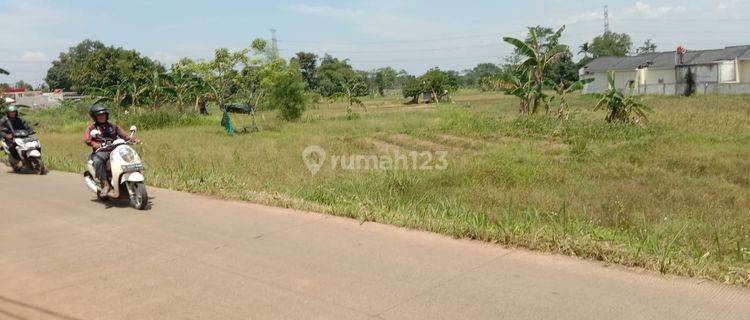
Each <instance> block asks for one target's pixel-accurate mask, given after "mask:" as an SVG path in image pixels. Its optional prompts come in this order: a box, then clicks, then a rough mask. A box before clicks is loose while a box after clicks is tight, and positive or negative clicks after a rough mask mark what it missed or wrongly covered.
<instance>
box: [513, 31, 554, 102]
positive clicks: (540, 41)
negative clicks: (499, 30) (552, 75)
mask: <svg viewBox="0 0 750 320" xmlns="http://www.w3.org/2000/svg"><path fill="white" fill-rule="evenodd" d="M564 30H565V26H562V27H561V28H560V29H558V30H557V31H556V32H554V33H553V34H552V35H545V36H544V37H543V38H539V37H538V36H537V32H536V30H535V29H534V28H530V35H529V41H528V42H526V41H522V40H519V39H516V38H511V37H505V38H503V40H504V41H505V42H508V43H510V44H511V45H513V46H514V47H515V50H516V51H517V52H519V54H520V55H521V56H522V57H524V59H525V60H524V61H523V62H522V63H521V64H520V66H519V67H518V69H519V70H522V71H523V74H524V75H528V79H529V81H530V82H531V84H530V85H527V84H525V83H524V84H523V85H522V86H521V87H522V88H528V89H530V90H532V91H533V92H532V93H533V94H531V95H526V94H524V95H523V96H524V97H525V98H528V99H532V101H527V102H526V103H522V105H525V106H526V108H521V112H522V113H524V114H527V113H529V112H531V113H537V112H539V107H540V105H541V103H542V102H545V101H547V97H548V96H547V95H546V94H545V93H544V92H543V91H542V89H543V88H544V86H545V84H549V82H548V81H546V80H545V74H546V72H547V70H548V69H549V68H550V66H552V65H554V64H555V63H557V62H558V61H559V60H561V59H562V58H563V57H565V55H567V54H568V51H567V50H566V51H564V50H563V48H567V47H563V46H560V45H559V44H558V41H559V39H560V36H562V32H563V31H564ZM516 80H518V79H516ZM517 96H518V95H517ZM545 105H547V103H546V102H545ZM529 106H530V109H529Z"/></svg>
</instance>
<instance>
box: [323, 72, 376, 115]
mask: <svg viewBox="0 0 750 320" xmlns="http://www.w3.org/2000/svg"><path fill="white" fill-rule="evenodd" d="M364 86H365V84H364V83H362V82H360V81H358V80H356V79H352V80H350V81H341V87H342V88H343V91H342V92H338V93H335V94H334V95H332V96H331V100H339V99H341V100H344V101H346V102H347V107H346V115H347V117H352V116H353V114H354V109H353V107H354V105H358V106H360V107H362V109H364V110H365V112H367V106H365V103H364V102H362V99H360V98H359V97H358V96H357V92H359V91H360V90H362V89H363V88H364Z"/></svg>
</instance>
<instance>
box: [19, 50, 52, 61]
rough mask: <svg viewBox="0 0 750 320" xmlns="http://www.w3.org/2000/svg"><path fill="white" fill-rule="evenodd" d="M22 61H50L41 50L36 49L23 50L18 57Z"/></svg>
mask: <svg viewBox="0 0 750 320" xmlns="http://www.w3.org/2000/svg"><path fill="white" fill-rule="evenodd" d="M18 60H19V61H22V62H46V61H50V59H49V57H47V55H46V54H44V53H43V52H36V51H24V52H23V54H21V57H19V58H18Z"/></svg>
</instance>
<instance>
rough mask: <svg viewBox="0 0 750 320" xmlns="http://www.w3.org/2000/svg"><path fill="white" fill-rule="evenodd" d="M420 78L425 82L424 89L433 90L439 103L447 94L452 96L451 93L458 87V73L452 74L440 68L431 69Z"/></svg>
mask: <svg viewBox="0 0 750 320" xmlns="http://www.w3.org/2000/svg"><path fill="white" fill-rule="evenodd" d="M419 80H420V81H422V83H423V84H424V87H423V89H424V90H428V91H430V92H432V96H433V97H434V98H435V100H436V102H437V103H440V100H442V99H443V98H444V97H446V96H450V94H451V93H453V92H454V91H456V89H458V77H457V74H455V73H453V74H450V73H448V72H445V71H441V70H440V69H438V68H433V69H430V70H429V71H427V73H425V74H424V75H423V76H421V77H419Z"/></svg>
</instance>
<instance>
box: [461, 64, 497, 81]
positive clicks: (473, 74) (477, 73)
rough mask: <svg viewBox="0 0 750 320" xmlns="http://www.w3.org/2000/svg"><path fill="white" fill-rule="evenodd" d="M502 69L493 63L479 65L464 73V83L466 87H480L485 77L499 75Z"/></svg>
mask: <svg viewBox="0 0 750 320" xmlns="http://www.w3.org/2000/svg"><path fill="white" fill-rule="evenodd" d="M502 72H503V69H502V68H500V67H499V66H498V65H496V64H494V63H480V64H478V65H477V66H476V67H474V68H473V69H471V70H468V71H466V74H465V75H464V83H465V84H466V85H467V86H470V87H474V86H480V85H481V81H482V80H483V79H485V78H487V77H492V76H495V75H499V74H501V73H502Z"/></svg>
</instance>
